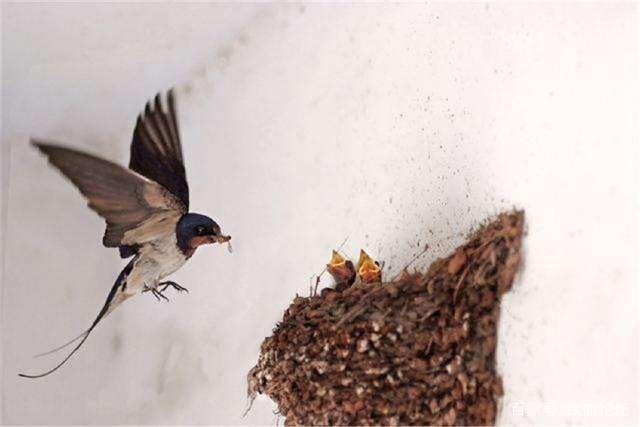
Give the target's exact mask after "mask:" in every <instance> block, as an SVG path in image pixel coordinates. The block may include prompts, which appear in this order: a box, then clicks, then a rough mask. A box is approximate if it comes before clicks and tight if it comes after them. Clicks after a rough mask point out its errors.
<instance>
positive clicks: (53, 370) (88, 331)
mask: <svg viewBox="0 0 640 427" xmlns="http://www.w3.org/2000/svg"><path fill="white" fill-rule="evenodd" d="M90 332H91V329H87V330H86V331H85V332H83V333H82V334H81V335H78V337H77V338H75V339H73V340H72V341H69V342H68V343H66V344H65V345H63V346H62V347H58V348H57V349H54V350H51V351H49V352H47V353H42V354H41V355H39V356H43V355H45V354H50V353H55V352H56V351H58V350H61V349H63V348H65V347H66V346H68V345H69V344H71V343H73V342H75V341H76V340H77V339H78V338H80V337H82V341H80V343H78V345H77V346H75V348H74V349H73V350H71V352H70V353H69V354H68V355H67V357H65V358H64V359H62V362H60V363H58V364H57V365H56V366H55V367H54V368H51V369H49V370H48V371H46V372H43V373H41V374H38V375H27V374H18V376H20V377H23V378H41V377H44V376H47V375H49V374H51V373H53V372H55V371H56V370H57V369H58V368H60V367H61V366H62V365H64V364H65V363H67V360H69V358H71V356H73V354H74V353H75V352H76V351H78V349H79V348H80V347H81V346H82V344H84V342H85V341H86V340H87V338H89V333H90ZM36 357H37V356H36Z"/></svg>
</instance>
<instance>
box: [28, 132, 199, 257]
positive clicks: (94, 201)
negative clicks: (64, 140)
mask: <svg viewBox="0 0 640 427" xmlns="http://www.w3.org/2000/svg"><path fill="white" fill-rule="evenodd" d="M31 142H32V144H34V145H35V146H36V147H37V148H38V149H39V150H40V151H41V152H42V153H44V154H45V155H46V156H47V157H48V159H49V162H50V163H51V164H52V165H54V166H55V167H56V168H58V169H59V170H60V172H62V173H63V174H64V175H65V176H66V177H67V178H68V179H69V180H70V181H71V182H72V183H73V184H74V185H75V186H76V187H77V188H78V189H79V190H80V192H81V193H82V194H83V195H84V196H85V197H86V198H87V200H88V206H89V207H90V208H91V209H93V210H94V211H95V212H97V213H98V215H100V216H101V217H103V218H104V219H105V220H106V222H107V229H106V230H105V234H104V237H103V241H102V242H103V244H104V245H105V246H107V247H117V246H121V245H136V244H142V243H145V242H148V241H151V240H154V239H155V238H158V237H159V236H161V235H163V234H165V233H168V232H173V231H174V230H175V225H176V223H177V222H178V220H179V218H180V216H182V214H184V213H186V211H187V209H186V206H185V205H184V204H183V202H182V201H181V200H180V199H178V198H177V197H175V196H174V195H173V194H171V193H170V192H169V191H167V190H166V189H165V188H163V187H162V186H161V185H160V184H158V183H157V182H154V181H152V180H150V179H148V178H145V177H144V176H142V175H140V174H138V173H136V172H133V171H131V170H129V169H126V168H124V167H122V166H119V165H117V164H115V163H112V162H109V161H107V160H103V159H100V158H98V157H95V156H92V155H90V154H87V153H83V152H81V151H77V150H73V149H70V148H66V147H63V146H60V145H55V144H49V143H45V142H43V141H35V140H32V141H31Z"/></svg>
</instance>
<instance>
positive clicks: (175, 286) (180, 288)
mask: <svg viewBox="0 0 640 427" xmlns="http://www.w3.org/2000/svg"><path fill="white" fill-rule="evenodd" d="M160 286H162V292H164V291H166V290H167V288H168V287H169V286H171V287H172V288H173V289H175V290H176V291H178V292H186V293H189V289H187V288H185V287H183V286H180V285H178V284H177V283H176V282H162V283H160V284H158V287H160Z"/></svg>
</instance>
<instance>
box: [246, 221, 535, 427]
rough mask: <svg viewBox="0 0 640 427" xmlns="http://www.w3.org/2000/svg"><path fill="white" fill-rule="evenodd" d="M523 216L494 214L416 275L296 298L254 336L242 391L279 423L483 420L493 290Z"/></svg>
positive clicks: (505, 284) (515, 262) (508, 277)
mask: <svg viewBox="0 0 640 427" xmlns="http://www.w3.org/2000/svg"><path fill="white" fill-rule="evenodd" d="M523 222H524V214H523V212H512V213H504V214H501V215H500V216H499V217H498V218H497V219H496V220H495V221H493V222H491V223H489V224H487V225H485V226H482V227H481V228H480V229H479V230H478V231H476V232H475V233H474V234H473V235H472V236H471V237H470V238H469V240H468V242H467V243H466V244H464V245H463V246H460V247H459V248H457V249H456V250H455V251H454V253H453V254H451V255H450V256H448V257H447V258H444V259H438V260H436V261H435V262H434V263H433V264H431V266H430V267H429V269H428V271H427V272H426V273H417V272H416V273H405V274H404V275H403V276H402V277H400V278H399V279H397V280H394V281H391V282H388V283H379V282H377V283H366V282H367V281H368V280H365V278H366V275H365V276H362V275H361V277H360V279H359V280H358V281H356V282H355V283H354V284H352V285H351V284H350V282H353V280H352V279H349V278H348V277H347V278H345V279H344V280H345V281H344V282H342V283H338V284H337V286H336V288H335V289H330V288H327V289H324V290H323V291H322V292H321V294H320V295H315V296H311V297H306V298H303V297H296V298H295V299H294V300H293V302H292V303H291V305H290V306H289V308H288V309H287V310H286V311H285V313H284V317H283V319H282V321H281V322H280V323H279V324H278V325H277V326H276V327H275V329H274V331H273V335H272V336H270V337H268V338H266V339H265V340H264V342H263V343H262V346H261V352H260V358H259V360H258V364H257V365H256V366H255V367H254V368H253V369H252V370H251V371H250V372H249V375H248V384H249V386H248V392H249V395H250V396H251V397H252V398H253V397H254V396H255V395H256V394H258V393H265V394H267V395H268V396H270V397H271V398H272V399H273V400H274V401H275V402H276V403H277V405H278V409H279V412H280V413H281V414H282V415H283V416H284V417H286V421H285V423H286V424H287V425H297V424H305V425H333V424H339V425H355V424H358V425H372V424H389V425H398V424H399V425H407V424H419V425H486V424H494V423H495V419H496V411H497V403H498V400H499V398H500V396H501V395H502V380H501V378H500V376H499V375H498V373H497V372H496V368H495V352H496V340H497V335H496V332H497V324H498V318H499V314H500V297H501V296H502V294H503V293H504V292H506V291H508V290H509V289H510V288H511V284H512V282H513V278H514V275H515V274H516V271H517V269H518V266H519V264H520V243H521V240H522V236H523ZM334 261H337V262H339V261H340V260H339V259H338V260H335V259H332V262H334ZM361 261H362V259H361ZM343 265H344V264H343ZM347 266H350V268H351V269H352V270H353V271H354V272H355V269H354V268H353V264H350V262H349V261H347ZM329 267H331V265H330V266H329ZM361 270H362V268H360V267H359V273H362V271H361ZM354 274H355V273H354ZM347 276H348V274H347ZM334 277H336V278H341V277H342V278H344V277H345V276H344V275H343V276H340V275H339V274H338V275H336V274H334ZM374 277H375V275H374ZM377 277H378V278H379V277H380V276H379V275H378V276H377ZM378 280H380V279H378Z"/></svg>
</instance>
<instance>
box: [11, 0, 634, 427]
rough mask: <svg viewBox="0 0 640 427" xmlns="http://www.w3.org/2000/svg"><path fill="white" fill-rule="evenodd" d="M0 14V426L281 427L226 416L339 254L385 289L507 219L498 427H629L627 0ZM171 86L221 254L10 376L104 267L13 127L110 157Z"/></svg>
mask: <svg viewBox="0 0 640 427" xmlns="http://www.w3.org/2000/svg"><path fill="white" fill-rule="evenodd" d="M2 7H3V14H2V15H3V16H2V32H3V34H2V41H3V45H2V49H3V52H2V109H3V110H2V121H3V123H2V132H3V133H2V142H3V144H10V148H11V150H10V152H11V159H10V166H11V169H10V173H8V174H7V175H8V178H9V181H8V183H7V182H6V181H5V185H6V187H5V188H8V195H7V196H8V209H7V214H8V215H7V230H6V234H5V233H3V240H4V244H5V249H6V252H5V255H6V257H5V271H4V277H3V289H2V291H3V294H2V295H3V298H2V313H3V319H2V322H3V324H2V333H3V362H4V363H3V367H2V372H3V382H2V397H3V412H2V419H3V421H4V422H5V423H29V424H32V423H50V424H51V423H78V424H105V423H106V424H119V423H152V424H155V423H162V424H174V423H175V424H193V423H210V424H215V423H225V424H241V423H248V424H258V423H262V424H272V423H273V421H274V419H275V416H274V415H273V414H272V412H271V411H272V410H273V409H274V408H275V407H274V406H273V405H272V404H271V403H270V402H268V401H267V400H266V399H262V400H258V401H257V402H256V404H255V405H254V409H253V411H252V412H251V413H250V414H249V415H248V416H247V417H246V418H241V414H242V412H243V409H244V407H245V405H246V400H245V390H246V383H245V375H246V373H247V371H248V370H249V368H250V367H251V366H252V365H253V363H254V362H255V361H256V358H257V355H258V346H259V344H260V343H261V340H262V338H263V337H264V336H266V335H268V334H269V333H270V331H271V328H272V326H273V324H274V323H275V321H277V320H278V319H279V317H280V316H281V314H282V310H283V309H284V308H285V307H286V306H287V304H288V302H289V301H290V300H291V298H292V297H293V296H294V295H295V294H296V293H299V294H306V293H307V292H308V284H309V277H310V276H311V275H312V274H313V273H316V272H319V271H320V270H321V269H322V267H323V265H324V263H325V262H326V261H327V259H328V256H329V254H330V249H331V248H333V247H335V246H337V245H339V244H340V242H342V241H343V240H344V238H345V237H348V238H349V240H348V242H347V244H346V250H347V253H349V254H351V255H353V256H355V255H357V251H358V250H359V248H360V247H365V248H367V249H368V251H369V252H370V253H371V254H372V255H374V256H376V257H377V258H378V259H380V260H385V261H386V265H387V266H388V267H389V273H388V274H389V275H391V274H392V273H394V272H397V271H398V269H399V268H400V267H401V266H402V265H404V264H405V263H406V262H407V261H408V260H410V259H411V258H412V256H413V254H414V253H416V252H418V251H419V250H420V248H421V247H422V246H423V245H424V244H426V243H429V244H430V245H431V246H432V249H431V250H430V251H429V252H428V253H427V254H426V256H425V257H423V258H422V259H421V260H420V262H418V265H427V264H428V263H429V262H430V261H432V260H433V259H434V258H436V257H437V256H440V255H444V254H446V253H447V251H449V250H450V249H451V248H453V247H454V246H455V245H457V244H458V243H460V242H461V241H462V236H463V234H464V233H465V232H467V231H468V230H469V228H470V227H472V226H474V225H476V224H477V223H478V222H479V221H481V220H483V219H484V218H486V217H487V216H489V215H491V214H494V213H496V212H498V211H500V210H501V209H505V208H509V207H511V206H518V207H522V208H525V209H526V211H527V221H528V228H529V234H528V236H527V241H526V246H525V250H526V259H525V266H524V269H523V272H522V274H521V275H520V278H519V280H518V282H517V283H516V285H515V288H514V290H513V292H512V293H510V294H509V295H508V296H507V297H506V298H505V302H504V305H503V317H502V322H501V329H500V342H499V357H498V359H499V369H500V371H501V372H502V374H503V376H504V382H505V398H504V400H503V408H502V412H501V415H500V421H501V423H503V424H525V425H526V424H534V423H539V422H544V423H549V424H575V423H587V422H588V423H603V422H610V421H612V420H613V421H615V422H617V423H625V424H630V423H633V422H637V418H638V411H637V400H636V399H637V395H638V387H637V375H638V337H637V335H638V327H637V320H638V316H637V309H638V304H637V288H636V283H637V267H636V262H635V261H636V259H635V254H636V252H637V250H638V229H637V222H636V221H635V219H636V218H635V215H636V214H637V208H638V198H637V194H636V191H637V185H636V184H637V178H638V175H637V154H638V153H637V151H638V150H637V141H638V136H640V135H639V132H638V124H637V117H638V111H637V104H636V102H637V99H638V89H639V87H638V75H639V74H638V72H639V70H638V56H637V36H638V30H637V23H636V18H637V6H636V5H633V4H623V5H606V4H592V5H578V4H565V5H552V4H540V5H528V6H516V5H506V4H495V5H494V4H492V5H483V4H472V5H456V4H439V5H426V6H424V5H412V6H408V5H390V6H382V5H362V6H337V5H324V6H323V5H308V6H296V5H290V6H254V5H246V6H229V5H193V6H184V5H180V6H170V5H164V6H157V5H154V6H152V5H147V6H141V5H138V6H131V5H104V6H87V5H73V6H71V5H66V6H52V5H48V6H36V5H27V4H23V5H7V4H3V6H2ZM172 85H177V90H178V102H179V110H180V119H181V127H182V134H183V144H184V149H185V155H186V159H187V164H188V175H189V181H190V184H191V199H192V210H194V211H197V212H203V213H207V214H210V215H211V216H212V217H214V218H215V219H216V220H218V221H219V222H220V223H221V224H222V225H223V228H224V230H225V231H226V232H228V233H231V234H232V235H233V243H234V249H235V251H234V253H233V254H228V253H227V252H226V250H225V249H224V248H221V247H208V248H204V249H200V250H199V251H198V253H197V254H196V256H195V257H194V258H193V259H192V260H191V261H190V262H189V264H187V265H186V266H185V267H184V268H183V269H182V270H181V271H180V272H178V273H177V274H175V280H176V281H177V282H179V283H181V284H183V285H185V286H187V287H188V288H189V289H190V290H191V293H190V294H188V295H176V296H175V297H173V298H172V301H171V303H170V304H160V303H157V302H156V301H155V300H154V299H153V297H151V296H148V295H143V296H140V297H137V298H135V299H131V300H130V301H128V302H127V304H125V305H123V306H122V307H121V308H119V309H118V310H117V311H116V312H114V313H113V315H111V316H110V317H109V318H107V319H106V320H105V321H104V322H103V324H102V325H101V326H100V327H99V328H98V329H97V330H96V331H95V333H94V334H93V335H92V336H91V338H90V339H89V340H88V342H87V345H86V346H85V347H84V348H83V349H82V351H81V352H79V353H78V354H77V355H76V357H74V359H73V360H72V361H71V363H69V364H68V366H66V367H65V368H64V369H63V370H62V371H60V372H57V373H56V374H55V375H52V376H50V377H47V378H45V379H42V380H39V381H29V380H24V379H21V378H18V377H17V375H16V374H17V372H20V371H28V372H33V371H37V370H40V369H45V368H47V367H50V366H52V364H53V363H54V362H55V361H56V360H57V359H55V358H54V359H45V360H42V359H35V360H34V359H31V358H30V357H29V356H30V355H32V354H34V353H37V352H39V351H42V350H45V349H48V348H50V347H53V346H55V345H57V344H59V343H61V342H64V341H65V340H66V339H67V338H69V337H71V336H73V334H74V333H77V332H79V331H81V330H82V329H83V328H84V327H85V326H86V325H87V324H88V323H89V322H90V321H91V320H92V319H93V317H94V316H95V314H96V312H97V310H98V309H99V307H100V306H101V304H102V302H103V300H104V298H105V296H106V293H107V292H108V289H109V288H110V286H111V284H112V282H113V280H114V279H115V277H116V275H117V273H118V271H119V269H120V268H121V267H122V265H123V262H122V261H120V260H119V259H118V257H117V254H116V253H115V251H112V250H107V249H105V248H102V247H101V245H100V238H101V235H102V231H103V224H102V221H101V220H100V219H99V218H98V217H97V216H96V215H94V214H93V213H91V212H90V211H89V210H87V209H86V208H85V207H84V202H83V200H82V198H81V197H80V196H79V195H78V194H77V193H76V192H75V191H74V190H73V189H72V187H71V186H70V185H69V184H68V183H67V182H65V181H64V180H63V179H62V178H61V177H60V176H59V175H58V174H57V173H56V172H54V171H53V170H52V169H51V168H49V167H47V166H46V164H45V161H44V159H42V158H41V157H39V156H38V155H37V154H36V153H35V152H34V150H32V149H31V148H30V147H28V146H27V138H28V136H29V135H37V136H40V137H50V138H53V139H57V140H60V141H64V142H66V143H69V144H72V145H74V146H76V147H80V148H84V149H87V150H90V151H92V152H95V153H100V154H102V155H104V156H105V157H108V158H111V159H116V160H119V161H121V162H123V163H125V162H126V161H127V158H126V156H127V151H128V143H129V140H130V134H131V130H132V127H133V123H134V118H135V115H136V114H137V112H138V110H139V109H140V108H141V107H142V105H143V103H144V101H145V100H146V98H148V97H150V96H152V95H153V94H154V93H155V92H156V91H159V90H165V89H167V88H169V87H170V86H172ZM6 151H7V150H6V149H5V151H3V152H6ZM5 163H6V162H5Z"/></svg>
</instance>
